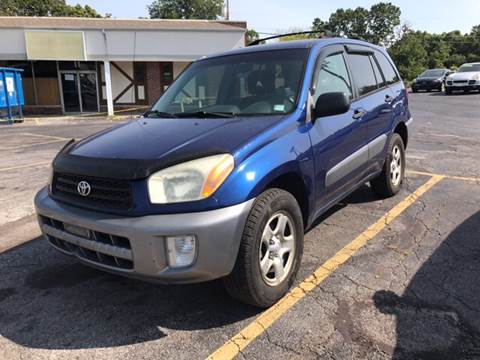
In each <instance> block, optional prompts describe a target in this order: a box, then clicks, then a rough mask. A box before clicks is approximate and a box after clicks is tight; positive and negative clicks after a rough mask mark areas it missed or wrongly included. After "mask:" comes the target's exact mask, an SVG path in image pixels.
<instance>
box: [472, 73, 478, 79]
mask: <svg viewBox="0 0 480 360" xmlns="http://www.w3.org/2000/svg"><path fill="white" fill-rule="evenodd" d="M472 80H480V74H475V75H473V76H472Z"/></svg>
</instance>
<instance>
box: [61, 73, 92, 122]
mask: <svg viewBox="0 0 480 360" xmlns="http://www.w3.org/2000/svg"><path fill="white" fill-rule="evenodd" d="M60 75H61V83H62V95H63V108H64V112H66V113H77V112H97V111H99V108H98V106H99V104H98V91H97V74H96V73H95V72H92V71H62V72H61V74H60Z"/></svg>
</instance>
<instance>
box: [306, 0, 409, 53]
mask: <svg viewBox="0 0 480 360" xmlns="http://www.w3.org/2000/svg"><path fill="white" fill-rule="evenodd" d="M400 15H401V11H400V8H399V7H398V6H395V5H393V4H391V3H383V2H381V3H378V4H376V5H373V6H372V7H371V8H370V9H369V10H367V9H365V8H363V7H357V8H356V9H338V10H337V11H335V12H334V13H333V14H331V15H330V18H329V19H328V21H322V20H321V19H319V18H315V19H314V20H313V24H312V30H315V31H325V32H328V31H329V32H331V33H332V34H333V35H335V36H342V37H350V38H363V39H365V40H368V41H370V42H373V43H375V44H381V45H389V44H391V43H392V41H393V39H394V29H395V27H397V26H398V25H400Z"/></svg>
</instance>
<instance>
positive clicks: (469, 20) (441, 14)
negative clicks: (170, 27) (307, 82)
mask: <svg viewBox="0 0 480 360" xmlns="http://www.w3.org/2000/svg"><path fill="white" fill-rule="evenodd" d="M152 1H153V0H133V1H132V0H67V3H69V4H77V3H79V4H82V5H86V4H88V5H90V6H91V7H93V8H94V9H96V10H97V11H98V12H99V13H101V14H105V13H111V14H112V16H113V17H116V18H119V19H123V18H138V17H148V11H147V5H148V4H150V3H151V2H152ZM380 1H381V0H359V1H353V0H230V19H231V20H245V21H247V23H248V28H252V29H255V30H256V31H258V32H260V33H278V32H286V31H287V30H289V29H297V28H302V29H306V28H308V27H309V26H310V25H311V24H312V21H313V19H314V18H315V17H319V18H321V19H322V20H327V19H328V17H329V16H330V14H331V13H332V12H334V11H335V10H336V9H338V8H355V7H357V6H362V7H365V8H370V6H372V5H373V4H375V3H378V2H380ZM383 1H390V2H392V3H394V4H395V5H397V6H399V7H400V8H401V10H402V22H404V23H407V24H409V25H410V26H411V27H413V28H414V29H415V30H424V31H428V32H432V33H441V32H447V31H451V30H460V31H462V32H464V33H465V32H470V30H471V29H472V27H473V26H475V25H480V0H456V1H453V0H383Z"/></svg>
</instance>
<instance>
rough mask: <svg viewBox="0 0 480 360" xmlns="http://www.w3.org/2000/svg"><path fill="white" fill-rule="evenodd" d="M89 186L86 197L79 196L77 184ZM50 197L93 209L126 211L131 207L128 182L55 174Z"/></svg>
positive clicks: (130, 191) (130, 190) (130, 193)
mask: <svg viewBox="0 0 480 360" xmlns="http://www.w3.org/2000/svg"><path fill="white" fill-rule="evenodd" d="M82 181H86V182H87V183H88V184H89V185H90V193H89V194H88V195H87V196H82V195H80V193H79V191H78V184H79V183H80V182H82ZM52 196H53V197H54V198H56V199H58V200H61V201H64V202H68V203H72V204H75V205H77V204H78V205H82V206H86V207H90V208H94V209H105V210H109V209H114V210H117V209H118V210H128V209H130V208H131V207H132V187H131V184H130V182H129V181H126V180H115V179H106V178H98V177H92V176H82V175H74V174H66V173H58V172H55V174H54V176H53V184H52Z"/></svg>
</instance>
